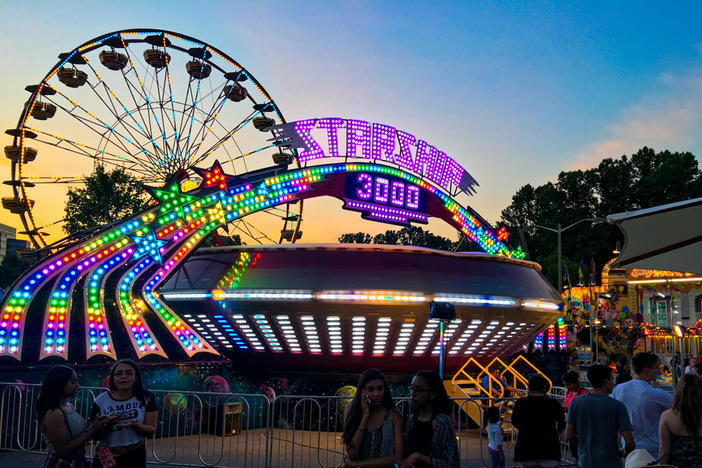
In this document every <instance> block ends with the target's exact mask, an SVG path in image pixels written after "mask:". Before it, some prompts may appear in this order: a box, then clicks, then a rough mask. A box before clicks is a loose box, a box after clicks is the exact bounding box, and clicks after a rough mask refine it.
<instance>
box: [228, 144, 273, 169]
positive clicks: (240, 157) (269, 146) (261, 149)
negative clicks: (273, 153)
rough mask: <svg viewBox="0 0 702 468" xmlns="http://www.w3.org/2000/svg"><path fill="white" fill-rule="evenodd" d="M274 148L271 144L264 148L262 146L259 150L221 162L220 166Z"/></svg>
mask: <svg viewBox="0 0 702 468" xmlns="http://www.w3.org/2000/svg"><path fill="white" fill-rule="evenodd" d="M274 146H275V143H271V144H270V145H266V146H263V147H261V148H258V149H255V150H253V151H249V152H248V153H243V154H240V155H239V156H235V157H233V158H230V159H227V160H225V161H222V164H224V163H228V162H232V161H237V160H239V159H242V158H246V157H247V156H251V155H252V154H256V153H259V152H261V151H263V150H267V149H268V148H273V147H274Z"/></svg>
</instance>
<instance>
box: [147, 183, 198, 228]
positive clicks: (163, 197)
mask: <svg viewBox="0 0 702 468" xmlns="http://www.w3.org/2000/svg"><path fill="white" fill-rule="evenodd" d="M146 191H147V192H149V193H150V194H151V196H152V197H154V198H155V199H156V200H157V201H158V202H159V205H160V206H159V208H158V211H159V213H160V214H162V215H164V214H167V213H170V212H174V213H175V214H176V216H178V217H179V218H181V219H183V220H185V214H186V213H185V212H184V211H183V207H184V206H185V205H189V204H190V203H192V202H193V201H195V199H196V197H194V196H192V195H188V194H187V193H183V192H182V191H181V190H180V185H179V184H178V182H170V183H167V184H166V185H165V187H159V188H155V187H146Z"/></svg>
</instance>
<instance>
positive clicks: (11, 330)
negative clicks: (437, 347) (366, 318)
mask: <svg viewBox="0 0 702 468" xmlns="http://www.w3.org/2000/svg"><path fill="white" fill-rule="evenodd" d="M363 141H365V140H363ZM358 144H359V145H361V147H362V145H363V144H364V143H363V142H361V143H358ZM401 146H402V145H401ZM427 151H429V150H427ZM383 154H385V155H387V152H385V153H383ZM427 154H429V153H427ZM425 162H426V161H425ZM427 164H428V163H427ZM215 169H216V168H215ZM344 172H346V173H365V174H368V175H369V176H370V177H371V178H374V180H376V181H380V182H379V184H377V185H378V186H379V187H380V188H379V189H378V190H376V189H375V188H374V189H373V196H375V198H376V199H377V200H381V201H382V200H385V198H386V195H387V198H388V203H390V204H393V203H394V202H396V203H399V200H401V199H402V200H404V203H405V207H408V206H410V205H411V203H410V204H408V201H407V200H410V201H411V200H413V199H414V198H407V197H408V195H407V193H408V192H409V191H410V189H409V187H412V186H416V187H419V188H422V189H424V190H425V191H427V192H429V193H431V194H433V195H435V196H436V197H438V198H439V199H440V200H441V201H442V203H443V205H444V207H445V209H447V210H448V212H449V216H450V217H451V219H452V220H453V222H455V223H456V225H457V226H458V227H459V228H460V230H461V231H462V232H463V233H465V234H466V235H467V236H468V237H469V238H470V239H472V240H473V241H475V242H476V243H478V245H479V246H480V247H481V248H483V249H484V250H485V251H486V252H488V253H491V254H497V255H505V256H509V257H517V258H520V257H521V256H522V255H523V253H522V252H521V250H519V249H517V250H510V249H508V248H507V246H506V245H505V244H504V243H503V242H501V241H500V240H498V239H497V237H496V236H495V234H493V233H492V232H491V231H490V230H488V229H485V228H484V227H483V226H482V225H481V223H480V221H479V220H478V219H476V218H475V217H474V216H473V215H471V214H470V213H469V212H468V211H467V210H465V209H464V208H462V207H461V206H459V205H458V204H457V203H456V202H454V201H453V199H452V198H451V197H450V196H449V195H447V194H445V193H444V192H442V191H440V190H439V189H437V188H435V187H434V186H432V185H429V184H428V183H426V182H424V181H423V180H421V179H420V178H418V177H416V176H413V175H411V174H408V173H406V172H403V171H401V170H398V169H394V168H390V167H385V166H377V165H372V164H336V165H330V166H318V167H313V168H308V169H303V170H295V171H291V172H287V173H284V174H280V175H276V176H273V177H269V178H266V179H264V180H263V181H262V182H261V183H257V185H256V186H254V185H252V184H250V183H243V184H240V185H238V186H235V187H228V186H227V185H226V183H227V182H228V181H229V179H227V177H228V176H227V175H226V174H224V175H223V176H222V177H223V178H224V179H225V180H223V179H222V178H220V177H217V178H214V176H213V178H211V182H212V184H211V186H207V183H205V186H204V187H202V188H201V189H198V190H195V191H193V192H188V193H183V192H181V191H180V188H179V186H178V185H177V184H175V183H174V184H171V185H169V186H168V187H167V188H164V189H153V190H152V193H153V194H154V197H155V198H156V199H157V201H158V202H159V203H158V205H157V206H156V207H152V208H149V210H148V211H146V212H144V213H143V214H140V215H138V216H135V217H134V218H132V219H130V220H127V221H125V222H124V223H122V224H120V225H119V226H117V227H114V228H110V229H108V230H107V231H105V232H103V233H100V234H99V235H96V236H95V237H93V238H91V239H88V240H87V241H85V242H83V243H82V244H80V245H78V246H74V247H71V248H69V249H67V250H65V251H61V252H58V253H57V254H55V255H54V256H52V257H49V258H48V259H46V260H44V261H43V262H41V263H40V264H39V265H37V266H36V267H35V268H33V269H32V270H31V271H30V272H28V273H27V274H25V275H24V276H23V277H22V278H21V279H20V281H19V282H18V283H17V284H16V285H15V287H14V288H13V289H12V290H11V291H10V292H9V294H8V295H7V298H6V299H5V302H4V308H3V314H2V320H1V321H0V355H9V356H14V357H17V356H19V355H20V353H21V343H22V330H23V328H24V320H25V316H26V312H27V309H28V307H29V305H30V304H31V302H32V300H33V299H34V298H35V297H36V295H37V292H38V291H39V290H40V289H41V288H42V287H43V286H44V285H45V284H47V282H48V281H50V280H52V279H53V278H54V277H55V276H60V278H61V279H59V281H57V283H56V285H57V286H56V288H55V289H54V290H53V291H52V293H51V296H50V297H51V300H50V303H49V304H48V307H49V308H48V309H47V311H46V315H45V320H44V326H45V328H44V332H45V333H46V332H49V331H51V334H45V338H48V341H45V342H44V343H43V348H42V357H46V356H48V355H60V356H62V357H65V353H66V349H67V347H66V342H67V339H68V338H67V334H68V329H67V327H68V324H69V321H70V317H69V313H70V308H71V303H70V300H69V298H70V295H71V292H72V291H73V288H74V286H75V284H76V282H77V280H78V279H79V278H80V277H82V276H84V275H86V274H88V272H89V271H90V272H93V273H92V274H93V275H95V274H97V275H98V276H99V278H95V281H88V282H87V283H89V284H98V283H96V282H97V281H98V280H99V284H98V286H96V287H97V288H98V290H101V289H102V288H103V284H104V277H103V276H104V275H107V274H108V271H110V270H111V268H112V267H114V266H115V264H114V263H113V264H110V262H114V261H116V257H115V255H117V254H118V253H119V252H122V253H123V252H124V250H123V249H127V248H128V249H130V250H129V251H130V253H131V254H132V255H133V256H132V257H130V258H129V259H123V260H119V262H120V263H122V264H125V263H126V264H130V265H131V269H130V270H129V271H128V272H127V273H126V274H125V275H124V276H123V277H122V278H121V280H120V281H119V282H118V290H117V295H118V308H119V310H120V313H121V317H122V320H123V323H124V326H125V328H126V329H127V330H128V335H129V337H130V340H131V342H132V345H133V346H134V348H135V350H136V352H137V355H138V356H139V357H143V356H145V355H147V354H159V355H163V356H165V352H164V350H163V349H162V347H161V346H160V344H159V343H158V342H157V341H156V339H155V338H154V336H153V333H152V332H151V330H150V329H149V328H148V326H147V325H146V323H145V322H144V320H143V316H142V315H141V312H140V311H139V309H141V308H142V307H143V308H150V309H151V310H153V311H154V312H155V313H156V316H157V317H159V319H161V321H162V322H163V323H164V324H166V325H167V327H168V330H169V332H170V333H171V334H173V336H175V337H176V338H177V339H178V341H179V343H180V344H181V345H182V346H183V348H184V350H185V351H186V352H187V353H188V354H189V355H192V353H195V352H198V351H205V352H212V353H214V352H215V351H214V349H213V348H211V347H210V346H209V345H208V344H207V343H206V342H204V341H203V340H202V339H201V338H200V337H199V336H198V335H197V334H196V333H195V332H194V331H193V330H192V329H191V328H190V327H189V326H187V325H186V324H184V323H183V322H182V321H181V320H179V319H178V318H177V317H176V316H175V314H174V313H173V312H172V311H171V310H170V309H169V308H168V307H167V306H166V305H165V304H163V303H162V302H161V301H160V300H159V299H158V297H157V295H155V294H154V293H155V291H156V288H157V287H158V286H159V284H160V283H161V282H162V281H163V280H164V279H165V278H166V277H167V275H168V274H170V272H172V271H173V269H174V268H175V267H176V266H177V265H178V264H180V263H181V262H182V261H183V260H184V259H185V258H187V256H188V255H190V253H192V251H193V250H194V249H195V248H196V247H197V245H198V244H199V243H200V242H201V241H202V240H203V239H204V238H206V237H207V236H208V235H209V234H210V233H211V232H212V231H213V230H215V229H216V228H217V227H219V226H222V225H224V224H225V223H228V222H231V221H233V220H235V219H238V218H241V217H243V216H246V215H248V214H250V213H255V212H257V211H260V210H262V209H265V208H269V207H273V206H276V205H280V204H284V203H288V202H290V201H293V200H295V199H298V197H300V198H302V197H307V196H308V195H306V192H308V191H310V189H311V188H312V187H314V186H315V185H316V184H318V183H324V182H325V180H326V177H327V175H331V174H337V173H344ZM213 174H216V171H213ZM378 176H380V177H378ZM386 176H387V177H386ZM388 177H394V178H397V179H398V181H399V180H401V181H403V183H404V184H405V185H404V186H403V187H402V188H401V187H400V185H398V184H395V185H393V182H394V180H393V179H389V178H388ZM383 180H388V184H385V183H384V182H383ZM386 185H388V187H386ZM223 186H224V187H226V190H222V187H223ZM386 188H388V190H387V193H386V190H385V189H386ZM213 189H215V190H217V191H216V192H214V193H212V192H211V191H212V190H213ZM207 192H210V193H207ZM401 192H404V198H403V197H402V196H401ZM412 197H414V195H413V196H412ZM393 209H395V208H393ZM397 209H399V207H398V208H397ZM408 211H409V210H408ZM154 261H155V262H156V263H157V264H158V263H160V262H161V261H162V266H161V267H160V268H159V269H157V271H156V273H153V268H155V267H154ZM100 269H102V272H101V271H100ZM147 272H152V276H151V277H149V278H147V279H146V282H145V283H144V287H143V289H142V291H141V298H140V297H139V292H138V291H134V290H133V289H134V284H135V282H136V280H137V279H138V278H139V277H141V276H142V275H144V274H145V273H147ZM236 278H237V276H236V274H234V276H233V277H229V278H228V279H227V281H232V286H233V287H236V286H235V285H234V284H235V282H237V281H238V280H237V279H236ZM239 278H240V276H239ZM88 289H89V291H88V292H87V293H86V294H88V296H87V297H88V298H89V299H88V302H90V306H89V309H88V310H87V314H88V323H89V324H90V323H93V324H99V323H103V324H104V325H105V324H106V322H105V321H104V317H105V314H106V312H105V305H104V303H103V298H102V294H98V291H96V290H94V289H92V290H91V289H90V288H88ZM227 289H229V288H227ZM226 294H230V293H229V292H227V293H226ZM254 294H258V292H256V293H254ZM305 294H309V293H305ZM354 294H355V293H351V295H350V296H349V293H348V292H341V295H342V296H343V298H342V297H341V296H339V293H338V292H332V293H324V294H322V295H320V296H315V297H316V298H317V299H318V300H364V299H363V298H362V297H361V296H363V295H366V296H372V295H374V294H372V293H371V294H370V295H368V294H366V293H365V292H363V293H361V294H359V295H354ZM375 296H376V297H375V299H371V300H373V301H377V302H388V301H389V302H398V303H402V302H403V301H409V302H411V301H417V300H419V301H422V300H426V298H423V297H422V298H416V297H415V296H412V295H407V294H404V293H399V294H395V293H390V294H385V293H382V294H380V295H378V294H375ZM405 296H407V297H406V298H405ZM378 297H380V299H379V298H378ZM387 297H390V299H388V298H387ZM233 298H235V297H234V296H232V297H227V299H233ZM305 298H308V297H307V296H305ZM365 300H367V299H365ZM96 305H97V307H96ZM522 306H523V307H528V308H536V309H544V310H556V309H558V305H557V304H553V303H544V302H540V301H526V302H524V303H523V304H522ZM52 308H53V309H52ZM91 317H92V320H91ZM99 320H101V322H100V321H99ZM49 324H51V327H49ZM96 326H97V327H98V328H97V329H93V331H95V333H96V334H93V335H90V334H88V335H86V339H87V344H86V346H88V348H89V350H88V354H90V355H92V353H96V352H98V353H106V355H110V353H112V352H113V351H114V348H113V346H112V345H111V344H110V343H109V339H108V340H107V342H105V341H104V338H105V334H108V332H107V330H102V329H100V328H99V325H96ZM88 328H89V327H88ZM102 331H104V332H105V333H102ZM59 332H61V333H59ZM88 333H89V331H88ZM108 335H109V334H108Z"/></svg>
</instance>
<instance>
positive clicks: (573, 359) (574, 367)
mask: <svg viewBox="0 0 702 468" xmlns="http://www.w3.org/2000/svg"><path fill="white" fill-rule="evenodd" d="M568 369H569V370H571V371H574V372H577V371H578V370H580V361H579V359H578V350H577V349H575V348H573V350H572V351H571V352H570V356H569V357H568Z"/></svg>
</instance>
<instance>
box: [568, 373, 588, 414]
mask: <svg viewBox="0 0 702 468" xmlns="http://www.w3.org/2000/svg"><path fill="white" fill-rule="evenodd" d="M563 383H564V384H565V388H566V394H565V400H564V401H563V409H564V410H565V412H566V413H567V412H568V408H570V403H571V402H572V401H573V398H575V397H576V396H580V395H584V394H586V393H588V391H587V389H586V388H585V387H583V386H582V385H580V374H578V373H577V372H575V371H571V372H568V373H567V374H566V375H564V376H563Z"/></svg>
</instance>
